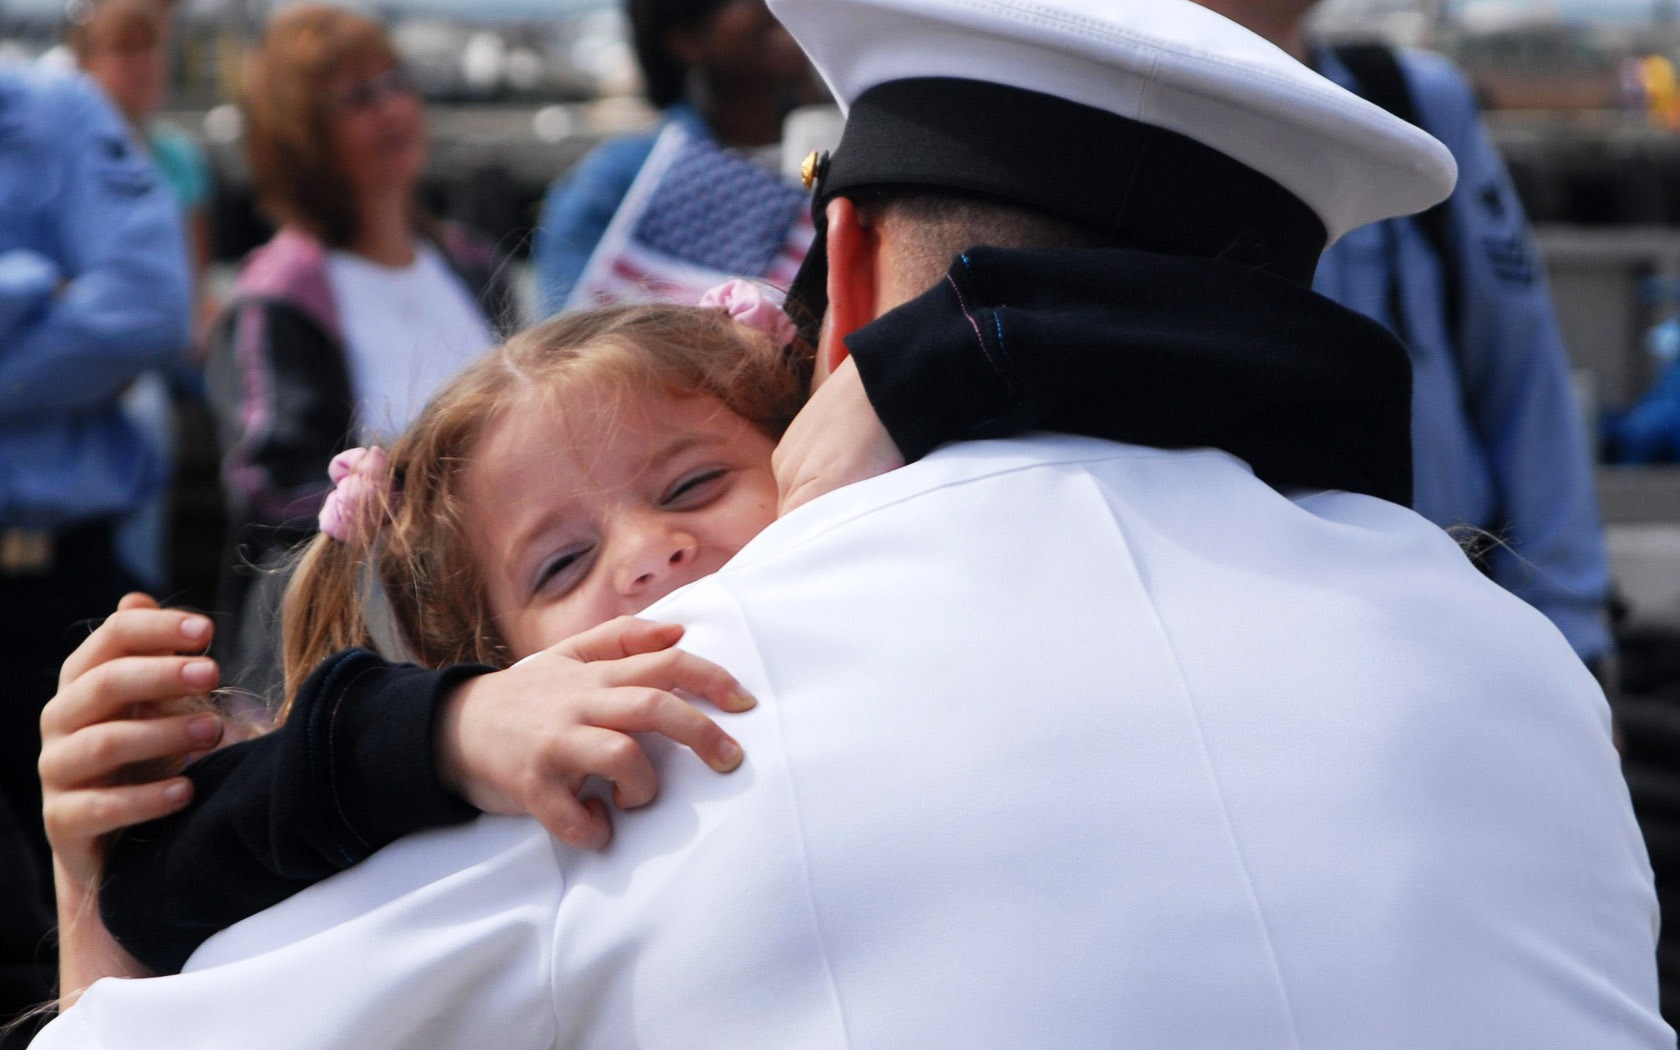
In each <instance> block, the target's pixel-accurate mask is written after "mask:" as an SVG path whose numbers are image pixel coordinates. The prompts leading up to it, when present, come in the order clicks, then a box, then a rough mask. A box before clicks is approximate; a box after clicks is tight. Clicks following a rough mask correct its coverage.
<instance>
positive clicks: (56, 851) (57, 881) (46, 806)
mask: <svg viewBox="0 0 1680 1050" xmlns="http://www.w3.org/2000/svg"><path fill="white" fill-rule="evenodd" d="M210 635H211V624H210V621H209V620H208V619H206V618H205V617H203V616H198V615H196V614H192V613H185V612H180V611H176V610H166V609H160V608H158V605H157V603H156V602H155V601H153V600H152V599H151V598H149V597H147V596H146V595H143V594H130V595H128V596H127V597H125V598H123V600H122V601H121V602H120V603H118V605H117V612H116V614H115V615H113V616H111V617H110V618H109V619H108V620H106V621H105V622H104V624H102V625H101V626H100V627H99V629H98V630H96V631H94V632H93V633H92V634H91V635H89V636H88V639H87V641H85V642H83V643H82V644H81V645H80V646H78V647H77V649H76V651H75V652H73V653H71V654H70V658H69V659H68V660H66V661H65V662H64V668H63V670H62V671H61V672H60V674H59V678H58V694H57V695H56V696H54V697H53V698H52V700H50V701H49V702H48V703H47V706H46V707H45V708H44V709H42V711H41V761H40V774H41V795H42V807H41V809H42V817H43V819H44V821H45V823H46V828H47V838H48V839H49V840H50V841H51V843H52V847H53V880H54V886H55V888H56V890H57V893H58V917H59V926H60V938H61V945H60V953H59V986H60V988H62V989H63V990H64V993H65V999H66V1005H68V1001H69V1000H71V999H73V998H74V997H75V995H77V994H79V992H80V990H81V989H82V988H85V987H86V986H87V985H88V984H90V983H92V982H93V981H94V980H95V979H97V978H99V977H103V976H136V975H142V974H144V970H142V969H141V968H140V966H139V964H138V963H136V962H135V961H134V960H133V959H132V958H131V957H130V956H129V955H128V954H127V953H126V952H124V951H123V950H122V949H121V948H120V947H118V946H117V944H116V942H115V941H114V940H112V939H111V937H110V935H109V934H108V933H106V931H105V927H104V924H103V923H101V922H100V921H99V906H98V887H99V878H100V871H101V869H102V867H103V865H104V858H105V842H106V837H107V836H108V835H109V834H110V833H111V832H112V831H115V830H117V829H118V828H123V827H127V826H128V825H130V824H138V823H141V822H143V821H147V820H153V819H155V818H157V817H162V816H166V815H168V814H170V813H173V812H175V811H176V810H178V809H180V808H181V807H183V806H185V805H186V804H187V802H188V801H189V800H190V799H191V797H192V784H191V782H190V781H188V780H187V779H186V778H185V777H182V776H164V777H163V778H162V779H151V780H149V781H147V782H140V783H136V782H133V781H135V780H136V779H137V775H136V771H138V770H143V769H144V768H146V767H153V768H155V769H158V770H164V769H167V770H179V768H180V766H181V765H182V764H183V763H184V762H185V760H186V758H187V757H188V756H189V755H191V754H193V753H195V752H201V751H208V750H210V749H211V748H213V747H215V746H216V744H217V742H218V741H219V740H220V739H221V736H222V722H221V719H220V718H218V717H217V716H216V715H214V714H211V713H208V712H201V713H198V714H157V715H155V716H153V715H149V714H147V712H155V711H165V710H168V709H169V707H170V706H171V704H178V703H179V702H180V701H182V700H185V699H188V698H193V697H199V696H202V695H204V694H206V693H208V692H210V690H212V689H214V688H215V687H216V680H217V671H216V665H215V663H214V662H213V661H211V660H208V659H205V658H204V657H202V656H193V655H182V654H183V653H186V654H191V653H196V652H202V651H203V650H204V648H205V647H206V646H208V645H209V644H210Z"/></svg>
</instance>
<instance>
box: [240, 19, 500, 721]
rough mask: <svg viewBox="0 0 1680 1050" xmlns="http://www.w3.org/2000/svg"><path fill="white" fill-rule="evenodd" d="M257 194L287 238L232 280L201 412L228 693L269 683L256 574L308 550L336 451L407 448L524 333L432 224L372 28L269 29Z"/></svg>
mask: <svg viewBox="0 0 1680 1050" xmlns="http://www.w3.org/2000/svg"><path fill="white" fill-rule="evenodd" d="M243 88H244V90H243V99H242V107H243V112H244V118H245V135H246V144H247V149H248V154H249V159H250V167H251V180H252V183H253V186H254V188H255V191H256V195H257V200H258V203H259V205H260V206H261V207H262V208H263V210H264V211H265V212H266V213H267V214H268V216H269V217H270V218H271V219H273V220H274V222H275V223H276V225H277V226H278V227H279V232H278V233H276V234H275V236H274V238H273V239H272V240H270V241H269V242H268V243H267V244H266V245H264V246H263V247H261V248H259V249H257V250H256V251H255V252H254V253H252V255H251V256H250V257H249V258H248V259H247V260H246V261H245V263H244V265H243V267H242V268H241V271H240V274H239V277H238V280H237V282H236V284H235V287H234V291H233V294H232V295H231V296H230V298H229V300H228V302H227V304H226V306H225V307H224V309H223V311H222V314H221V316H220V318H219V320H218V321H217V323H216V325H215V327H214V329H213V332H212V336H211V358H210V396H211V403H212V407H213V408H214V409H215V412H216V416H217V426H218V431H219V436H220V438H221V443H222V451H223V464H222V466H223V470H222V474H223V483H224V485H225V487H226V490H227V496H228V504H229V518H230V520H229V535H230V540H231V545H232V547H233V552H232V556H231V559H230V563H229V565H228V568H227V570H226V571H225V572H224V579H223V586H222V588H221V590H222V593H221V596H220V601H219V604H220V606H221V608H222V609H223V610H224V611H227V612H232V613H236V614H237V615H238V623H237V624H236V625H235V626H236V630H233V631H229V630H228V629H227V628H226V627H223V628H221V629H219V630H218V633H217V638H218V641H219V642H223V643H224V645H226V646H227V647H226V648H224V649H223V650H222V651H221V653H220V655H221V656H222V658H223V660H224V667H225V668H226V669H228V670H229V671H230V672H231V675H230V677H231V680H232V681H233V683H234V684H236V685H243V686H247V687H250V688H253V689H256V690H258V691H261V690H262V689H263V688H265V687H267V686H269V685H271V684H272V682H273V681H274V678H273V674H274V673H275V671H276V668H275V665H274V664H273V662H272V661H273V660H274V644H273V642H274V637H275V636H274V629H273V624H272V622H271V620H272V612H271V611H269V610H266V608H265V607H266V606H267V605H268V604H269V603H268V602H267V601H266V598H267V597H268V596H269V593H270V592H271V591H274V592H275V593H277V588H275V587H271V586H269V585H267V584H266V583H265V584H263V585H261V586H257V587H253V585H252V584H253V580H257V579H263V577H260V576H258V575H256V574H253V573H252V572H251V570H250V568H249V566H250V565H259V566H260V565H262V564H264V563H265V562H267V561H270V560H272V556H273V555H274V554H275V552H277V551H280V550H284V549H287V548H289V547H291V546H292V545H294V544H295V543H297V542H298V541H300V540H302V539H305V538H307V536H308V535H309V534H310V533H311V532H312V531H313V528H314V522H315V516H316V513H317V511H318V510H319V509H320V505H321V503H322V501H323V500H324V499H325V497H326V493H327V491H328V489H329V488H330V485H329V484H328V480H327V463H328V461H330V460H331V459H332V457H333V456H334V455H335V454H336V453H338V452H340V451H342V450H343V449H345V448H347V447H350V446H353V445H357V444H366V443H368V442H369V441H370V440H372V439H373V438H375V437H377V436H379V435H389V434H395V433H399V432H400V431H401V430H402V429H403V428H404V427H405V426H406V425H407V424H408V422H409V420H410V419H412V418H413V416H414V415H415V414H416V413H418V411H419V409H420V408H421V407H422V406H423V405H424V404H425V403H426V400H427V399H428V398H429V397H430V395H431V394H432V392H433V391H434V390H436V389H437V388H438V387H439V386H441V385H442V383H443V382H444V381H445V380H446V379H448V378H449V377H450V376H451V375H452V374H453V373H454V372H455V371H457V370H458V369H459V368H460V367H461V366H463V365H465V364H466V363H467V362H469V361H470V360H472V359H473V358H474V357H476V356H477V355H478V354H479V352H481V351H482V350H484V349H486V348H487V347H489V346H491V345H493V344H494V343H496V342H498V341H499V340H500V337H501V336H503V335H505V334H506V333H507V332H508V331H511V329H512V328H513V327H515V326H516V321H517V319H516V318H515V317H514V316H513V309H514V307H513V296H512V288H511V285H510V284H509V283H507V282H506V281H504V279H503V278H504V273H503V268H502V266H501V261H500V260H499V259H498V258H497V256H496V255H495V253H494V252H493V251H491V250H490V249H489V248H488V247H487V246H486V245H484V244H483V243H482V242H480V241H478V240H476V239H474V238H473V237H471V236H470V235H468V234H466V233H465V232H464V231H462V230H460V229H458V228H456V227H453V226H450V225H448V224H445V223H441V222H438V221H436V220H434V219H432V218H430V217H429V216H428V215H427V214H426V213H425V211H424V210H423V209H422V208H421V206H420V203H419V201H418V198H417V189H418V186H419V182H420V177H421V174H422V171H423V170H424V168H425V165H426V154H427V131H426V117H425V113H424V110H423V108H422V104H421V101H420V97H419V95H418V94H417V93H416V92H415V90H414V88H413V85H412V84H411V83H410V82H409V80H408V78H407V76H406V75H405V74H404V72H403V70H402V67H401V65H400V64H399V62H398V59H397V54H396V51H395V49H394V48H393V47H392V45H391V42H390V39H389V38H388V37H387V35H386V33H385V31H384V29H383V28H381V27H380V26H379V25H378V24H377V23H375V22H373V21H370V20H369V19H367V18H365V17H363V16H361V15H358V14H353V13H351V12H349V11H346V10H343V9H339V8H335V7H331V6H326V5H320V4H302V5H295V6H290V7H287V8H285V9H283V10H282V11H280V12H279V13H278V14H276V15H275V16H274V18H273V19H272V20H271V21H270V23H269V25H268V27H267V29H266V31H265V32H264V34H263V36H262V38H261V40H260V41H259V42H258V44H257V46H256V48H255V50H254V51H253V52H252V54H251V55H250V56H249V57H248V59H247V61H246V64H245V69H244V84H243Z"/></svg>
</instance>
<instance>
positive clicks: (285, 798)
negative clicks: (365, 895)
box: [99, 650, 490, 974]
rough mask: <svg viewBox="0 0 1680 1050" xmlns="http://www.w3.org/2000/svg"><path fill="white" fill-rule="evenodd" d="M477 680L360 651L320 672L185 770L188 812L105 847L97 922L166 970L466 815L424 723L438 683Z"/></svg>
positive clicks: (443, 687)
mask: <svg viewBox="0 0 1680 1050" xmlns="http://www.w3.org/2000/svg"><path fill="white" fill-rule="evenodd" d="M488 670H490V668H487V667H480V666H476V665H467V666H460V667H452V668H447V669H445V670H442V671H428V670H425V669H423V668H419V667H414V666H412V665H393V664H388V663H386V662H385V661H383V660H381V659H379V658H378V657H376V656H374V655H373V654H372V653H369V652H366V651H365V650H350V651H349V652H345V653H341V654H339V655H338V656H336V657H333V658H332V659H331V660H329V661H327V662H326V663H324V664H322V665H321V667H320V668H318V669H317V670H316V672H315V673H314V674H313V675H311V676H310V678H309V681H307V682H306V683H305V684H304V686H303V688H302V689H301V690H300V692H299V694H298V697H297V699H296V701H295V703H294V706H293V709H292V713H291V717H290V718H288V719H287V721H286V722H285V723H284V724H283V725H281V726H280V727H279V728H277V729H275V730H274V731H273V732H271V733H268V734H266V735H264V736H260V737H257V738H256V739H254V740H247V741H244V742H242V743H238V744H233V745H231V746H229V747H226V748H223V749H222V750H220V751H216V752H214V753H212V754H210V755H207V756H205V757H204V758H203V759H201V760H200V761H198V762H196V763H194V764H193V766H192V767H191V768H189V769H188V771H187V775H188V776H189V777H191V779H192V781H193V786H194V801H193V804H192V805H191V806H189V807H188V808H187V809H185V810H183V811H182V812H180V813H177V814H174V815H172V816H169V817H166V818H164V819H162V820H158V821H153V822H152V823H149V824H143V825H140V826H138V827H135V828H131V829H129V830H128V831H127V832H125V833H124V834H123V835H121V836H120V837H119V838H118V839H117V840H116V841H115V842H114V843H113V844H112V847H111V849H110V852H109V855H108V857H107V859H106V868H105V882H104V884H103V885H102V886H101V889H100V895H99V905H100V915H101V916H102V917H103V918H104V920H105V925H106V926H107V927H108V928H109V929H110V931H111V933H112V934H113V935H114V936H115V937H116V939H117V941H118V942H119V943H121V944H122V946H123V947H124V948H126V949H128V951H129V952H130V953H131V954H132V955H134V957H135V958H136V959H138V960H140V962H142V963H144V964H145V965H146V966H147V967H149V968H150V969H151V970H152V971H153V972H155V973H159V974H166V973H177V972H179V971H180V969H181V966H182V964H184V963H185V962H186V960H187V956H189V955H191V954H192V952H193V951H194V949H196V948H197V947H198V946H199V945H200V944H201V943H203V941H204V940H205V939H206V938H208V937H209V936H210V935H211V934H213V933H216V932H218V931H220V930H222V929H225V928H227V927H228V926H231V925H233V924H234V923H236V922H238V921H240V920H241V919H244V918H247V917H248V916H250V915H253V914H255V913H256V912H258V911H261V910H262V909H264V908H267V907H269V906H271V905H274V904H277V903H279V902H280V901H282V900H285V899H286V898H287V897H289V896H291V895H292V894H294V893H296V892H298V891H299V890H301V889H304V888H306V887H308V886H311V885H314V884H315V883H316V882H319V881H320V880H322V879H324V878H326V877H327V876H329V875H333V874H335V873H337V872H340V871H343V870H345V869H346V868H349V867H351V866H353V865H355V864H357V863H359V862H360V861H362V860H364V859H365V858H367V857H368V856H370V855H371V854H373V853H374V852H375V851H376V850H378V849H380V848H381V847H383V846H385V845H388V844H389V843H391V842H392V841H394V840H396V839H398V838H400V837H402V836H403V835H406V834H409V833H411V832H415V831H421V830H424V829H426V828H433V827H441V826H443V825H447V824H456V823H460V822H462V821H466V820H469V819H471V818H472V817H474V816H476V815H477V811H476V810H475V809H473V808H472V807H471V806H469V805H467V804H466V803H465V802H463V801H462V800H461V799H459V798H457V797H456V796H454V795H452V794H450V793H449V792H447V791H445V790H444V789H443V788H442V786H440V785H439V783H438V780H437V775H436V773H435V771H434V764H433V751H434V746H433V745H434V741H433V723H434V717H435V713H436V710H437V707H438V704H439V701H440V699H441V698H442V696H443V695H444V693H445V692H446V691H447V690H448V689H449V688H450V687H451V686H453V685H454V684H456V683H458V682H460V681H461V680H463V679H465V678H468V677H470V676H472V675H475V674H481V673H484V672H486V671H488Z"/></svg>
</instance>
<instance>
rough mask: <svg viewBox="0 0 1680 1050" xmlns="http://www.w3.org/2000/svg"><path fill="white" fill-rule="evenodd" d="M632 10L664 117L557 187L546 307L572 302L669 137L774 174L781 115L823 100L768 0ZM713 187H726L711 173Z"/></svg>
mask: <svg viewBox="0 0 1680 1050" xmlns="http://www.w3.org/2000/svg"><path fill="white" fill-rule="evenodd" d="M626 12H627V14H628V15H629V18H630V24H631V33H632V39H633V42H634V45H635V50H636V60H637V62H638V64H639V65H640V66H641V70H642V80H643V83H644V85H645V88H646V92H647V97H648V101H650V102H652V103H653V104H654V105H655V106H658V107H659V108H660V109H661V110H663V111H664V120H663V122H662V123H661V125H660V127H659V128H657V129H655V130H654V131H653V132H651V133H648V134H643V135H632V136H628V137H625V138H620V139H615V140H613V141H611V142H607V143H605V144H603V145H602V146H600V147H598V148H597V149H596V150H595V151H594V152H592V153H591V154H589V156H587V157H585V158H584V159H583V160H582V161H581V162H580V163H579V164H578V166H577V167H576V168H574V169H573V170H572V171H571V172H570V173H568V174H567V175H566V176H564V177H562V178H560V179H557V180H555V182H554V184H553V186H551V187H550V189H549V192H548V198H547V200H545V201H544V203H543V211H542V218H541V220H540V221H539V224H538V230H537V234H536V239H535V242H534V244H533V249H532V255H533V258H534V260H535V262H536V267H537V285H538V289H539V292H540V294H541V297H542V303H543V306H544V309H545V310H549V311H553V310H557V309H560V308H561V307H563V306H565V305H567V303H568V300H570V299H572V298H573V292H574V288H575V286H576V285H577V284H578V282H579V279H580V278H581V277H583V276H584V272H585V268H586V266H587V265H588V263H589V259H590V256H591V255H592V254H594V252H595V249H596V246H597V245H598V244H599V243H600V241H601V238H602V235H603V234H604V233H605V232H606V230H607V227H608V224H609V223H611V222H612V220H613V217H614V216H615V215H616V214H618V211H619V207H620V205H621V204H623V203H624V201H625V197H626V194H628V193H629V190H630V187H631V185H632V184H633V183H634V182H635V181H636V179H637V176H638V175H640V174H641V173H642V172H643V168H644V165H645V164H646V163H647V162H648V159H649V156H650V155H651V154H652V153H653V151H654V145H655V143H656V142H658V141H659V140H660V137H661V135H662V134H663V133H665V132H666V131H667V130H669V129H670V128H672V127H673V126H675V127H679V128H681V129H683V130H685V131H686V132H687V133H688V134H689V136H690V137H692V138H693V139H697V140H699V141H702V142H706V143H710V144H714V145H716V146H721V147H725V149H726V150H727V151H729V152H731V153H734V154H737V155H740V156H745V157H750V158H752V159H755V160H758V161H761V162H763V163H764V164H765V165H766V166H767V167H769V168H771V169H772V170H773V169H774V168H775V167H776V166H777V164H778V162H779V158H780V153H779V150H777V149H775V148H774V147H776V146H777V145H778V143H779V142H780V141H781V137H782V121H783V118H784V117H785V116H786V115H787V113H788V111H789V110H791V109H793V108H794V107H796V106H798V105H801V104H804V103H808V102H812V101H816V100H817V99H818V98H820V93H819V92H818V90H817V88H816V87H815V81H814V79H813V78H812V76H811V70H810V66H809V64H808V63H807V62H806V60H805V55H804V53H803V52H801V51H800V50H799V46H798V45H797V44H795V43H794V41H793V38H792V37H791V36H789V35H788V33H787V30H785V29H783V28H782V26H781V24H780V23H779V22H777V21H776V19H775V18H774V17H773V16H772V15H771V14H770V10H769V8H768V7H766V6H765V3H764V0H627V3H626ZM707 181H711V182H713V183H714V184H715V183H718V182H720V181H722V180H721V179H720V178H719V177H718V176H717V175H716V174H715V173H708V180H707ZM724 196H725V197H727V193H725V194H724ZM742 196H750V194H747V193H743V194H742ZM749 268H750V267H748V266H745V265H741V264H737V265H736V267H735V269H736V270H746V269H749ZM743 275H748V276H767V275H768V274H767V273H759V274H743ZM678 298H681V297H680V296H679V297H678Z"/></svg>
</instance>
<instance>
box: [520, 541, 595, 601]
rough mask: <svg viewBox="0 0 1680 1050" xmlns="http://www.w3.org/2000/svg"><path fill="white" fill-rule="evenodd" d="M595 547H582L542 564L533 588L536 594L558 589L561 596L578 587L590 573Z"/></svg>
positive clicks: (558, 555)
mask: <svg viewBox="0 0 1680 1050" xmlns="http://www.w3.org/2000/svg"><path fill="white" fill-rule="evenodd" d="M594 550H595V548H594V547H580V548H577V549H574V550H568V551H562V552H561V553H559V554H557V555H555V556H554V557H552V558H550V559H549V560H548V561H545V562H543V563H542V565H541V566H540V567H539V568H538V569H537V578H536V582H535V583H534V584H533V585H532V587H531V593H533V594H535V593H537V592H538V591H541V590H543V589H545V588H558V589H559V593H560V594H565V593H567V592H568V591H570V590H571V589H572V588H573V587H576V586H577V585H578V581H580V580H582V579H583V578H584V576H586V575H587V574H588V572H589V556H590V555H591V554H593V553H594Z"/></svg>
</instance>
